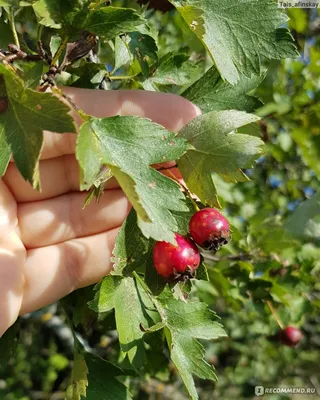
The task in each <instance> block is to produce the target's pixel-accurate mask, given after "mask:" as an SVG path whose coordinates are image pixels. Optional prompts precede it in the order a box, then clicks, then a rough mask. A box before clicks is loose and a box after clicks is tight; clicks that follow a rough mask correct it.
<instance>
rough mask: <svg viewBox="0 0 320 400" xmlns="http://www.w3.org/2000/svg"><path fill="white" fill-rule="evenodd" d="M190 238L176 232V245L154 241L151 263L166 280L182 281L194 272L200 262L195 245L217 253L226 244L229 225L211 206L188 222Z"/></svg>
mask: <svg viewBox="0 0 320 400" xmlns="http://www.w3.org/2000/svg"><path fill="white" fill-rule="evenodd" d="M189 233H190V237H187V236H181V235H179V234H178V233H176V234H175V237H176V242H177V246H174V245H173V244H171V243H167V242H157V243H156V244H155V246H154V249H153V262H154V266H155V268H156V270H157V272H158V274H159V275H161V276H163V277H164V278H166V279H168V280H185V279H188V278H190V277H192V276H193V275H194V272H195V271H196V269H197V268H198V267H199V265H200V261H201V258H200V252H199V249H198V247H197V245H198V246H200V247H202V248H203V249H206V250H211V251H213V252H216V251H218V250H219V248H220V247H221V246H223V245H224V244H227V243H228V241H229V238H230V226H229V223H228V221H227V220H226V218H225V217H224V216H223V215H222V214H220V213H219V211H217V210H216V209H214V208H204V209H203V210H200V211H197V212H196V213H195V214H194V215H193V216H192V218H191V219H190V223H189Z"/></svg>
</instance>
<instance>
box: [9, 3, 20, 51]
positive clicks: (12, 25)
mask: <svg viewBox="0 0 320 400" xmlns="http://www.w3.org/2000/svg"><path fill="white" fill-rule="evenodd" d="M8 19H9V24H10V29H11V32H12V35H13V40H14V44H15V45H16V46H17V47H18V48H19V49H20V42H19V38H18V34H17V30H16V26H15V23H14V10H13V8H11V9H10V12H9V14H8Z"/></svg>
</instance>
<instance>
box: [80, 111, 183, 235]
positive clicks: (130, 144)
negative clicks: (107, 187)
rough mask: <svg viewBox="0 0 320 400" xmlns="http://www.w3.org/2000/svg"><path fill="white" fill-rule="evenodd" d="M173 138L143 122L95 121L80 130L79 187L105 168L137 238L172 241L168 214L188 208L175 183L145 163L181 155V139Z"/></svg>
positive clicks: (122, 119)
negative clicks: (130, 212)
mask: <svg viewBox="0 0 320 400" xmlns="http://www.w3.org/2000/svg"><path fill="white" fill-rule="evenodd" d="M175 136H176V135H175V134H174V133H170V132H168V131H166V130H165V129H164V128H163V127H161V126H160V125H158V124H155V123H153V122H151V121H150V120H148V119H144V118H138V117H119V116H117V117H111V118H104V119H98V118H97V119H91V120H90V121H89V122H86V123H84V124H83V125H82V126H81V128H80V133H79V136H78V143H77V149H76V153H77V159H78V160H79V163H80V166H81V168H82V170H83V177H84V178H83V182H84V187H86V188H90V186H91V185H92V184H93V182H94V179H95V177H96V175H97V174H98V172H99V171H100V168H101V166H102V165H103V164H105V165H107V166H108V167H109V168H110V169H111V171H112V172H113V174H114V176H115V177H116V179H117V180H118V182H119V184H120V186H121V187H122V189H123V191H124V192H125V193H126V195H127V196H128V198H129V200H130V202H131V204H132V205H133V207H134V208H135V210H136V212H137V214H138V217H139V219H138V225H139V227H140V228H141V230H142V232H143V234H144V235H145V236H146V237H147V238H149V237H151V238H153V239H155V240H165V241H167V242H174V233H173V232H176V231H177V229H178V227H177V223H176V221H175V218H174V216H173V215H172V213H171V211H187V210H188V208H187V207H186V205H185V202H184V195H183V193H182V192H181V191H180V189H179V185H178V184H177V183H176V182H174V181H173V180H171V179H169V178H167V177H165V176H163V175H162V174H160V173H159V172H158V171H156V170H155V169H153V168H151V167H150V165H152V164H157V163H161V162H164V161H169V160H175V159H179V158H180V157H181V155H182V154H184V153H185V151H186V149H187V148H188V146H187V144H186V142H185V140H183V139H180V138H176V137H175Z"/></svg>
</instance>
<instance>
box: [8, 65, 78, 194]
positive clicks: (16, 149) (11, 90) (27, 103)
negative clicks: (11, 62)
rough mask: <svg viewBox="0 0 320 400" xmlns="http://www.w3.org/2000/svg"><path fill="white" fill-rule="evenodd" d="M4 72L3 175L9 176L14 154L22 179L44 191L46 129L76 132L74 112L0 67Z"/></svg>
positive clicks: (48, 94)
mask: <svg viewBox="0 0 320 400" xmlns="http://www.w3.org/2000/svg"><path fill="white" fill-rule="evenodd" d="M0 73H1V74H2V76H3V80H1V81H0V84H1V86H2V87H0V91H1V93H3V94H5V96H6V97H7V98H8V109H7V110H6V111H5V112H4V113H2V114H1V115H0V136H1V137H2V140H1V142H2V143H3V148H4V155H3V156H2V157H1V158H2V162H1V165H0V174H1V176H2V175H3V174H4V173H5V171H6V168H7V165H8V162H9V159H10V155H11V152H12V154H13V158H14V160H15V163H16V165H17V167H18V169H19V171H20V172H21V174H22V176H23V177H24V178H25V179H26V180H27V181H29V182H30V183H32V185H33V186H34V187H35V188H40V180H39V170H38V162H39V157H40V151H41V148H42V144H43V130H51V131H55V132H59V133H63V132H75V125H74V122H73V119H72V117H71V116H70V115H69V112H70V109H69V107H68V106H67V105H66V104H64V103H63V102H62V101H61V100H59V99H58V98H56V97H54V96H53V95H52V94H50V93H38V92H36V91H33V90H31V89H28V88H24V82H23V81H22V80H21V79H20V78H19V77H18V76H17V75H16V74H15V73H14V72H13V70H12V69H10V68H6V67H4V66H3V65H0ZM4 137H5V140H6V142H5V141H4V139H3V138H4Z"/></svg>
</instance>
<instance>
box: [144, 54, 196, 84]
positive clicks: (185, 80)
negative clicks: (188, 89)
mask: <svg viewBox="0 0 320 400" xmlns="http://www.w3.org/2000/svg"><path fill="white" fill-rule="evenodd" d="M188 59H189V56H187V55H185V54H174V53H169V54H167V55H165V56H164V57H163V58H162V59H161V60H160V61H159V67H158V68H157V69H156V71H155V73H154V74H153V75H152V76H151V77H150V78H149V81H150V82H151V83H156V84H159V85H178V86H182V85H187V84H189V83H190V82H191V80H192V74H193V72H194V71H195V70H196V68H197V67H196V65H195V64H194V63H192V62H191V61H188Z"/></svg>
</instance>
